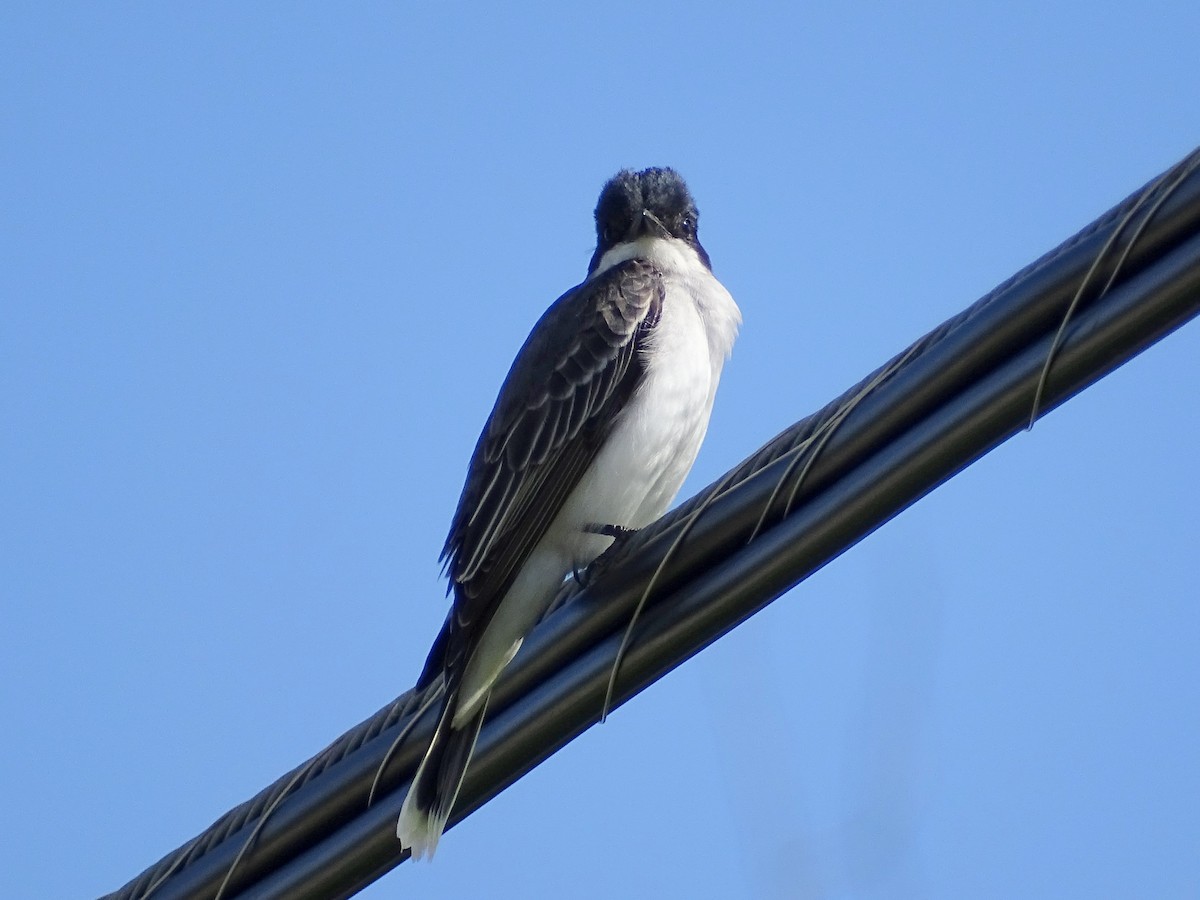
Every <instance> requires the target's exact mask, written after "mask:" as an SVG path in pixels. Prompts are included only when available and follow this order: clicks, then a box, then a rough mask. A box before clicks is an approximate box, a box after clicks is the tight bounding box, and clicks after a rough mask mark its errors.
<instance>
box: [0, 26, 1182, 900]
mask: <svg viewBox="0 0 1200 900" xmlns="http://www.w3.org/2000/svg"><path fill="white" fill-rule="evenodd" d="M866 6H867V5H864V8H865V7H866ZM870 6H871V9H870V11H869V12H868V11H863V12H856V11H855V9H854V8H853V7H852V6H847V5H846V4H777V5H770V4H755V3H738V4H730V5H725V4H713V5H711V6H704V5H697V4H693V3H679V4H674V5H671V4H625V3H616V2H613V3H605V4H569V5H568V4H562V5H559V6H556V7H550V6H549V5H547V4H536V5H529V6H520V5H518V6H516V7H505V8H504V9H503V10H499V9H496V8H492V9H490V10H487V9H484V8H483V4H478V5H470V4H454V3H445V4H432V3H426V4H417V3H412V4H402V3H391V4H384V3H378V4H338V5H334V4H327V5H303V4H266V3H256V4H240V3H228V4H202V5H193V6H192V7H188V6H185V5H183V4H128V5H124V4H51V3H9V4H5V6H4V8H3V11H2V12H0V102H2V104H3V107H2V110H3V112H2V116H3V128H2V134H0V147H2V150H0V184H2V190H3V195H2V197H0V206H2V209H0V223H2V228H3V232H2V236H0V303H2V306H3V308H2V312H0V379H2V381H0V422H2V428H0V529H2V531H0V554H2V555H0V566H2V569H0V591H2V592H3V598H2V600H3V603H2V609H3V612H2V613H0V615H2V620H0V691H2V705H0V721H2V722H3V729H4V737H3V741H2V742H0V746H2V747H3V750H2V751H0V753H2V756H0V773H2V777H3V781H4V784H3V795H4V801H3V803H2V804H0V834H3V835H4V840H3V841H2V842H0V895H3V896H5V897H22V898H24V897H48V898H65V897H86V896H94V895H96V894H99V893H102V892H105V891H108V890H112V889H115V888H117V887H119V886H120V885H121V884H123V883H124V882H125V881H126V880H127V879H128V878H131V877H132V876H134V875H136V874H137V873H138V872H139V871H141V869H142V868H143V867H145V866H146V865H148V864H150V863H152V862H154V861H155V860H156V859H158V858H159V856H160V855H162V854H163V853H165V852H167V851H170V850H172V849H173V848H175V847H176V846H177V845H179V844H180V843H182V842H183V841H185V840H187V839H188V838H190V837H192V836H193V835H194V834H196V833H197V832H199V831H200V830H201V829H203V828H204V827H205V826H207V825H208V824H209V823H210V822H211V821H212V820H213V819H214V818H216V817H217V816H219V815H220V814H221V813H222V812H224V811H225V810H226V809H227V808H229V807H231V806H233V805H235V804H236V803H238V802H240V801H242V800H243V799H245V798H247V797H249V796H250V795H252V794H253V793H254V792H255V791H257V790H258V789H259V788H260V787H262V786H264V785H265V784H267V783H268V782H270V781H272V780H273V779H274V778H275V777H276V776H277V775H279V774H280V773H282V772H283V771H285V770H287V769H288V768H290V767H292V766H293V765H295V764H297V763H299V762H301V761H302V760H303V759H305V758H307V757H308V756H309V755H310V754H311V753H313V752H315V751H317V750H319V749H320V748H321V747H323V746H324V745H325V744H326V742H327V741H329V740H330V739H332V738H333V737H335V736H336V735H338V734H340V733H341V732H342V731H343V730H345V729H346V728H347V727H349V726H351V725H353V724H354V723H356V722H358V721H360V720H361V719H362V718H364V717H366V716H367V715H369V714H370V713H372V712H374V711H375V710H376V709H377V708H378V707H380V706H382V705H383V704H384V703H386V702H387V701H389V700H390V699H391V698H392V697H394V696H395V695H397V694H398V693H400V692H401V691H403V690H404V689H405V688H407V687H408V686H409V685H410V684H411V683H412V680H413V678H414V677H415V675H416V673H417V671H418V669H419V667H420V664H421V662H422V660H423V658H424V654H425V651H426V649H427V646H428V643H429V641H430V640H431V638H432V637H433V635H434V633H435V631H436V629H437V627H438V624H439V623H440V620H441V618H442V616H443V613H444V609H445V605H444V604H445V601H444V599H443V583H442V581H440V580H439V577H438V566H437V562H436V557H437V553H438V550H439V548H440V545H441V541H442V538H443V536H444V532H445V529H446V526H447V524H448V521H449V517H450V513H451V511H452V509H453V506H454V503H455V501H456V499H457V496H458V491H459V488H460V485H461V479H462V476H463V473H464V470H465V466H466V461H467V458H468V456H469V453H470V450H471V447H472V446H473V442H474V440H475V437H476V435H477V433H478V429H479V427H480V425H481V424H482V422H483V419H484V417H485V415H486V413H487V411H488V410H489V408H490V406H491V403H492V400H493V398H494V395H495V391H496V389H497V387H498V385H499V383H500V380H501V378H502V376H503V374H504V372H505V371H506V370H507V367H508V364H509V362H510V360H511V358H512V356H513V354H514V352H515V351H516V349H517V347H518V346H519V345H520V342H521V341H522V339H523V338H524V336H525V334H526V332H527V331H528V329H529V327H530V326H531V325H532V323H533V322H534V321H535V319H536V318H537V316H538V315H539V314H540V312H541V311H542V309H543V308H544V307H545V306H546V305H547V304H548V303H549V302H550V300H552V299H553V298H554V297H555V296H557V295H558V294H559V293H560V292H561V291H562V290H564V289H565V288H567V287H569V286H570V285H572V284H574V283H575V282H577V281H578V280H579V279H580V278H581V277H582V276H583V274H584V269H585V266H586V263H587V260H588V257H589V255H590V253H591V249H592V233H591V221H590V215H591V210H592V207H593V205H594V203H595V199H596V194H597V192H598V190H599V188H600V186H601V184H602V182H603V181H604V179H605V178H607V177H608V176H609V175H611V174H612V173H613V172H614V171H615V170H617V169H618V168H620V167H622V166H644V165H653V164H660V165H661V164H669V165H672V166H675V167H677V168H678V169H679V170H680V171H681V172H683V173H684V175H685V176H686V177H687V178H688V179H689V181H690V183H691V186H692V188H693V190H694V192H695V194H696V196H697V198H698V201H699V204H700V207H701V210H702V223H701V229H702V238H703V240H704V242H705V245H706V246H707V248H708V250H709V252H710V253H711V255H712V258H713V262H714V267H715V270H716V272H717V274H718V276H719V277H720V278H721V279H722V280H723V281H724V282H725V284H727V285H728V286H729V288H730V289H731V290H732V292H733V293H734V295H735V296H736V297H737V298H738V300H739V301H740V303H741V306H742V309H743V311H744V313H745V320H746V322H745V327H744V330H743V333H742V337H741V339H740V341H739V343H738V345H737V347H736V348H735V354H734V358H733V360H732V361H731V363H730V364H729V366H728V367H727V368H726V375H725V379H724V382H723V384H722V388H721V392H720V394H719V395H718V399H717V408H716V412H715V414H714V417H713V422H712V427H711V430H710V432H709V439H708V441H707V443H706V445H705V447H704V449H703V451H702V453H701V457H700V460H699V462H698V463H697V465H696V468H695V471H694V473H693V476H692V478H691V480H690V481H689V483H688V485H687V486H686V487H685V489H684V490H685V495H686V494H690V493H692V492H693V491H694V490H695V489H697V488H698V487H700V486H701V485H703V484H705V483H707V482H708V481H710V480H712V479H713V478H715V477H716V476H718V475H719V474H720V473H722V472H723V471H724V470H725V469H727V468H728V467H729V466H731V465H733V464H735V463H737V462H738V461H740V460H741V459H742V458H743V457H745V456H746V455H747V454H749V453H750V452H751V451H753V450H754V449H755V448H757V447H758V446H759V445H760V444H762V443H763V442H764V441H765V440H767V439H768V438H770V437H771V436H773V435H774V434H775V433H776V432H778V431H779V430H780V429H781V428H783V427H784V426H786V425H787V424H789V423H790V422H792V421H794V420H795V419H798V418H800V417H801V416H803V415H805V414H807V413H808V412H810V411H812V410H814V409H816V408H817V407H819V406H820V405H822V404H823V403H825V402H826V401H827V400H828V399H830V398H832V397H833V396H834V395H836V394H837V393H838V392H840V391H841V390H842V389H844V388H846V387H848V386H849V385H851V384H852V383H854V382H855V381H857V380H858V379H859V378H860V377H861V376H863V375H864V374H866V373H867V372H868V371H870V370H871V369H872V368H873V367H874V366H875V365H877V364H878V363H880V362H882V361H883V360H884V359H886V358H888V357H890V356H891V355H892V354H893V353H894V352H896V351H898V350H900V349H901V348H903V347H904V346H906V345H907V344H908V343H909V342H910V341H911V340H913V339H914V338H916V337H918V336H919V335H921V334H922V333H924V332H925V331H926V330H928V329H929V328H931V327H933V326H934V325H936V324H938V323H939V322H941V321H942V320H943V319H945V318H947V317H948V316H950V315H951V314H953V313H955V312H957V311H958V310H960V309H961V308H963V307H964V306H966V305H967V304H968V303H969V302H971V301H973V300H974V299H975V298H977V297H978V296H979V295H981V294H983V293H984V292H986V291H987V290H989V289H990V288H991V287H993V286H994V285H995V284H997V283H998V282H1000V281H1002V280H1003V279H1005V278H1006V277H1007V276H1008V275H1009V274H1011V273H1012V272H1013V271H1015V270H1016V269H1018V268H1020V267H1021V266H1023V265H1024V264H1026V263H1027V262H1029V261H1030V260H1032V259H1033V258H1035V257H1036V256H1038V255H1040V254H1041V253H1042V252H1043V251H1045V250H1047V249H1049V248H1050V247H1052V246H1054V245H1055V244H1057V243H1058V242H1059V241H1060V240H1061V239H1063V238H1065V237H1067V236H1068V235H1070V234H1072V233H1073V232H1075V231H1076V230H1077V229H1078V228H1079V227H1081V226H1083V225H1084V224H1086V223H1087V222H1089V221H1090V220H1091V219H1092V218H1094V217H1095V216H1096V215H1098V214H1099V213H1101V212H1103V211H1104V210H1105V209H1107V208H1108V207H1109V206H1111V205H1112V204H1114V203H1115V202H1117V201H1118V200H1120V199H1121V198H1123V197H1124V196H1125V195H1126V194H1128V193H1129V192H1131V191H1133V190H1134V189H1136V188H1137V187H1139V186H1140V185H1142V184H1143V183H1144V182H1145V181H1147V180H1148V179H1150V178H1151V177H1153V176H1155V175H1157V174H1158V173H1159V172H1160V171H1162V170H1164V169H1165V168H1167V167H1168V166H1170V165H1172V164H1173V163H1175V162H1176V161H1177V160H1178V159H1179V158H1181V157H1182V156H1183V155H1184V154H1186V153H1187V152H1188V151H1190V150H1191V149H1192V148H1193V147H1194V146H1195V145H1196V144H1197V143H1200V125H1198V123H1197V111H1198V109H1200V106H1198V103H1197V88H1196V84H1197V81H1196V60H1197V52H1196V46H1197V38H1198V37H1200V11H1198V8H1197V6H1196V4H1195V3H1194V2H1188V3H1185V2H1178V3H1162V4H1159V3H1145V4H1136V5H1131V4H1123V5H1118V4H1096V3H1094V2H1093V3H1073V4H1058V5H1056V8H1055V9H1047V8H1044V7H1045V6H1046V5H1045V4H1041V3H1038V4H1017V3H1003V4H999V3H997V4H972V5H970V9H966V8H964V6H965V5H960V4H926V3H915V4H914V3H911V2H907V3H897V4H886V5H885V4H876V5H870ZM1198 360H1200V326H1197V325H1196V324H1193V325H1190V326H1188V327H1186V328H1184V329H1183V330H1182V331H1180V332H1179V333H1177V334H1175V335H1173V336H1171V337H1169V338H1168V339H1167V340H1166V341H1164V342H1163V343H1162V344H1161V345H1159V346H1156V347H1154V348H1152V349H1151V350H1150V351H1149V352H1147V353H1146V354H1144V355H1143V356H1142V357H1140V358H1138V359H1136V360H1134V361H1133V362H1132V363H1131V364H1130V365H1128V366H1126V367H1125V368H1123V369H1121V370H1120V371H1118V372H1117V373H1115V374H1114V375H1113V376H1111V377H1110V378H1107V379H1106V380H1104V381H1103V382H1102V383H1101V384H1099V385H1098V386H1096V387H1095V388H1094V389H1092V390H1089V391H1087V392H1086V393H1085V394H1083V395H1081V396H1080V397H1078V398H1077V399H1076V400H1074V401H1072V402H1071V403H1069V404H1068V405H1067V406H1065V407H1064V408H1062V409H1060V410H1059V411H1057V412H1055V413H1054V414H1052V415H1051V416H1049V417H1048V418H1047V419H1045V420H1043V421H1042V422H1040V423H1039V424H1038V426H1037V427H1036V428H1035V430H1034V431H1033V432H1032V433H1031V434H1022V435H1021V436H1019V437H1018V438H1016V439H1014V440H1013V441H1011V442H1010V443H1008V444H1007V445H1005V446H1003V447H1002V448H1000V449H999V450H998V451H996V452H995V453H993V454H991V455H990V456H989V457H987V458H986V459H984V460H983V461H981V462H980V463H978V464H977V465H975V466H973V467H971V468H970V469H969V470H968V471H965V472H963V473H962V474H961V475H960V476H959V477H957V478H955V479H954V480H953V481H951V482H950V483H948V484H947V485H945V486H944V487H942V488H941V489H939V490H938V491H936V492H935V493H934V494H933V495H931V496H930V497H928V498H926V499H925V500H923V501H922V502H921V503H919V504H918V505H917V506H915V507H914V508H913V509H911V510H909V511H908V512H906V513H904V514H903V515H901V516H900V517H899V518H898V519H896V520H895V521H893V522H892V523H890V524H889V525H888V526H886V527H885V528H883V529H881V530H880V531H879V532H878V533H877V534H875V535H874V536H872V537H870V538H869V539H867V540H865V541H864V542H862V543H861V544H860V545H859V546H857V547H855V548H854V549H853V550H852V551H851V552H849V553H847V554H845V555H844V556H843V557H842V558H840V559H839V560H837V561H836V562H834V563H833V564H831V565H829V566H828V567H827V568H826V569H824V570H823V571H822V572H820V573H819V574H818V575H816V576H815V577H813V578H811V579H810V580H809V581H808V582H806V583H805V584H803V585H802V586H800V587H799V588H798V589H797V590H794V591H792V592H791V593H790V594H789V595H787V596H786V597H785V598H783V599H781V600H780V601H779V602H777V603H776V604H775V605H774V606H773V607H771V608H770V609H768V610H767V611H766V612H764V613H763V614H761V615H759V616H758V617H756V618H755V619H754V620H753V621H751V622H749V623H747V624H746V625H745V626H744V627H743V628H741V629H739V630H738V631H737V632H735V633H734V634H732V635H730V636H729V637H727V638H726V639H725V640H723V641H721V642H719V643H718V644H717V645H715V646H714V647H712V648H710V649H709V650H708V651H706V652H705V653H703V654H702V655H701V656H699V657H697V658H696V659H694V660H693V661H691V662H689V663H688V664H686V665H685V666H683V667H682V668H681V669H679V670H678V671H676V672H675V673H673V674H672V675H671V676H669V677H668V678H666V679H665V680H664V681H663V682H661V683H660V684H658V685H656V686H655V687H654V688H653V689H651V690H650V691H648V692H646V693H645V694H643V695H642V696H641V697H639V698H638V699H637V700H635V701H634V702H633V703H631V704H629V705H628V706H627V707H625V708H624V709H622V710H620V711H619V712H618V713H617V714H616V715H614V716H613V717H612V718H611V719H610V720H609V723H608V724H607V725H605V726H604V727H602V728H598V729H593V730H592V731H591V732H589V733H588V734H586V735H585V736H583V737H582V738H581V739H580V740H578V741H576V742H575V743H574V744H572V745H571V746H569V747H567V748H566V749H565V750H564V751H563V752H561V753H559V754H558V755H557V756H555V757H554V758H553V759H551V760H550V761H549V762H547V763H546V764H544V765H543V766H541V767H540V768H539V769H537V770H536V771H535V772H533V773H532V774H531V775H529V776H528V777H527V778H525V779H524V780H522V781H521V782H519V783H518V784H517V785H515V786H514V787H513V788H512V789H510V790H509V791H507V792H506V793H505V794H504V795H503V796H501V797H500V798H498V799H497V800H496V801H494V802H493V803H491V804H490V805H488V806H487V807H486V808H485V809H483V810H482V811H481V812H479V813H478V814H477V815H475V816H473V817H472V818H471V819H469V820H468V821H467V822H466V823H464V824H463V825H462V826H461V827H459V828H457V829H456V830H454V831H453V832H451V833H450V834H449V835H448V836H447V838H446V839H445V841H444V842H443V845H442V847H441V850H440V851H439V854H438V857H437V860H436V862H435V863H434V864H433V865H421V866H410V865H405V866H403V867H402V868H401V869H399V870H397V871H395V872H393V873H391V874H390V875H388V876H387V877H386V878H384V879H383V880H382V881H381V882H379V883H377V884H376V885H374V886H373V887H372V888H370V889H368V890H367V891H366V892H364V894H363V896H366V897H371V898H377V897H400V896H406V897H418V896H419V897H445V898H451V897H489V898H492V897H495V898H509V897H513V898H516V897H521V898H525V897H562V896H572V897H583V898H591V897H597V898H599V897H611V896H632V897H648V896H665V897H688V898H793V897H880V898H882V897H946V898H959V897H1015V896H1022V897H1063V896H1076V897H1097V896H1105V897H1133V896H1138V897H1189V896H1191V897H1194V896H1197V894H1200V765H1198V764H1197V760H1200V677H1198V676H1200V664H1198V661H1197V656H1198V654H1197V647H1198V646H1200V602H1198V598H1200V588H1198V586H1197V584H1198V582H1197V544H1198V542H1200V512H1198V509H1197V498H1198V495H1200V491H1198V489H1197V485H1196V471H1197V469H1196V458H1197V444H1198V443H1200V426H1198V417H1197V398H1198V396H1200V371H1198V368H1200V367H1198V365H1197V362H1198Z"/></svg>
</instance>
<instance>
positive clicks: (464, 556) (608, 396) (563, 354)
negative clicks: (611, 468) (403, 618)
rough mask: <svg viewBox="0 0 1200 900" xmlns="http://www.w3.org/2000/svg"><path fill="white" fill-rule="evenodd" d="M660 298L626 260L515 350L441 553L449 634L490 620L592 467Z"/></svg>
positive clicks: (655, 284) (583, 288)
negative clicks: (450, 600) (449, 603)
mask: <svg viewBox="0 0 1200 900" xmlns="http://www.w3.org/2000/svg"><path fill="white" fill-rule="evenodd" d="M662 298H663V284H662V276H661V274H660V273H659V272H658V270H657V269H655V268H654V266H653V265H651V264H650V263H648V262H646V261H644V260H638V259H633V260H628V261H626V262H624V263H621V264H619V265H617V266H614V267H613V268H611V269H609V270H607V271H606V272H604V273H603V274H601V275H600V276H598V277H597V278H595V279H593V280H591V281H588V282H584V283H583V284H581V285H579V286H578V287H576V288H573V289H572V290H570V291H568V292H567V293H566V294H564V295H563V296H562V297H560V298H559V299H558V300H557V301H555V303H554V304H553V305H552V306H551V307H550V308H549V309H548V310H547V311H546V313H545V315H543V317H542V319H541V320H540V321H539V322H538V324H537V325H536V326H535V328H534V330H533V332H532V333H531V334H530V336H529V338H528V339H527V340H526V342H525V345H524V346H523V347H522V348H521V351H520V353H519V354H518V355H517V358H516V360H515V361H514V363H513V366H512V368H511V369H510V371H509V373H508V377H507V378H506V379H505V382H504V386H503V387H502V388H501V390H500V395H499V397H498V398H497V400H496V405H495V407H494V408H493V410H492V413H491V415H490V416H489V417H488V421H487V424H486V425H485V426H484V428H483V432H482V434H481V435H480V437H479V441H478V443H477V444H476V446H475V452H474V454H473V455H472V458H471V464H470V467H469V469H468V472H467V481H466V484H465V486H464V487H463V493H462V496H461V498H460V499H459V504H458V509H457V511H456V512H455V514H454V520H453V523H452V525H451V528H450V534H449V536H448V537H447V539H446V545H445V548H444V549H443V551H442V557H443V559H444V560H445V561H446V567H447V570H448V572H449V575H450V579H451V584H452V586H453V589H454V595H455V596H454V615H453V617H452V618H453V622H454V624H455V626H457V627H456V628H455V629H453V630H454V631H459V632H477V631H478V630H479V629H478V628H477V627H476V626H479V625H483V624H486V622H487V621H489V620H490V618H491V616H492V614H493V613H494V612H495V607H496V605H497V604H498V603H499V601H500V600H501V599H502V598H503V596H504V593H505V592H506V591H507V590H508V588H509V586H511V584H512V581H513V579H514V578H515V577H516V575H517V573H518V572H519V571H520V568H521V566H522V565H523V564H524V562H525V560H526V559H528V557H529V554H530V553H531V552H532V551H533V548H534V547H535V546H537V543H538V542H539V541H540V540H541V539H542V537H543V536H544V535H545V533H546V530H547V528H549V526H550V523H551V522H552V521H553V520H554V517H555V516H557V515H558V512H559V511H560V510H561V509H562V506H563V504H564V503H565V502H566V499H567V497H568V496H569V495H570V493H571V491H572V490H574V488H575V486H576V485H577V484H578V483H579V480H580V478H581V477H582V476H583V473H584V471H585V470H586V469H587V467H588V465H590V463H591V461H592V460H593V459H594V458H595V455H596V453H597V452H598V451H599V449H600V447H601V446H602V445H603V443H604V441H605V439H606V438H607V437H608V434H609V432H610V430H611V427H612V424H613V420H614V418H615V417H616V413H617V412H618V411H619V410H620V409H621V408H622V407H623V406H624V405H625V403H627V402H628V400H629V397H630V396H631V395H632V393H633V391H634V390H635V389H636V387H637V384H638V382H639V381H640V379H641V376H642V364H641V358H640V353H639V350H640V348H641V347H642V346H643V344H644V341H645V337H646V335H647V334H648V333H649V332H650V331H651V330H652V329H653V327H654V325H655V324H656V323H657V321H658V316H659V310H660V308H661V304H662ZM547 372H549V373H550V375H549V377H547V374H546V373H547ZM450 643H451V644H461V643H462V642H461V641H455V640H454V639H453V637H452V638H451V640H450ZM460 649H465V648H460ZM456 655H457V654H456Z"/></svg>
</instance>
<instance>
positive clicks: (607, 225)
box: [588, 168, 712, 274]
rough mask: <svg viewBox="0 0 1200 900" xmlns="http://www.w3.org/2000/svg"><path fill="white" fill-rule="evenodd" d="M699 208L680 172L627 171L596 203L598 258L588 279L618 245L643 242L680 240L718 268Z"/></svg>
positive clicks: (625, 170) (622, 172) (672, 170)
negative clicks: (704, 238) (705, 241)
mask: <svg viewBox="0 0 1200 900" xmlns="http://www.w3.org/2000/svg"><path fill="white" fill-rule="evenodd" d="M699 218H700V216H699V213H698V212H697V211H696V203H695V201H694V200H692V195H691V193H690V192H689V191H688V189H687V185H686V184H684V182H683V179H682V178H681V177H680V176H679V173H678V172H676V171H675V170H674V169H658V168H655V169H643V170H642V171H640V172H634V171H631V170H630V169H622V170H621V171H620V172H618V173H617V174H616V175H614V176H613V177H612V178H610V179H609V180H608V184H606V185H604V190H602V191H601V192H600V200H599V201H598V202H597V203H596V252H595V254H594V255H593V256H592V261H591V263H590V265H589V266H588V274H591V273H592V272H594V271H595V270H596V267H597V266H598V265H599V264H600V259H601V258H602V257H603V256H604V254H605V253H607V252H608V251H609V250H611V249H612V248H613V247H615V246H617V245H618V244H622V243H625V242H626V241H635V240H637V239H638V238H643V237H661V238H678V239H679V240H681V241H684V242H685V243H687V244H688V245H690V246H691V247H692V249H694V250H695V251H696V254H697V255H698V256H699V257H700V261H701V262H703V263H704V265H705V267H706V268H712V266H711V265H710V263H709V261H708V254H707V253H705V252H704V248H703V247H701V246H700V239H699V237H698V236H697V235H698V231H697V228H698V226H699Z"/></svg>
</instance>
